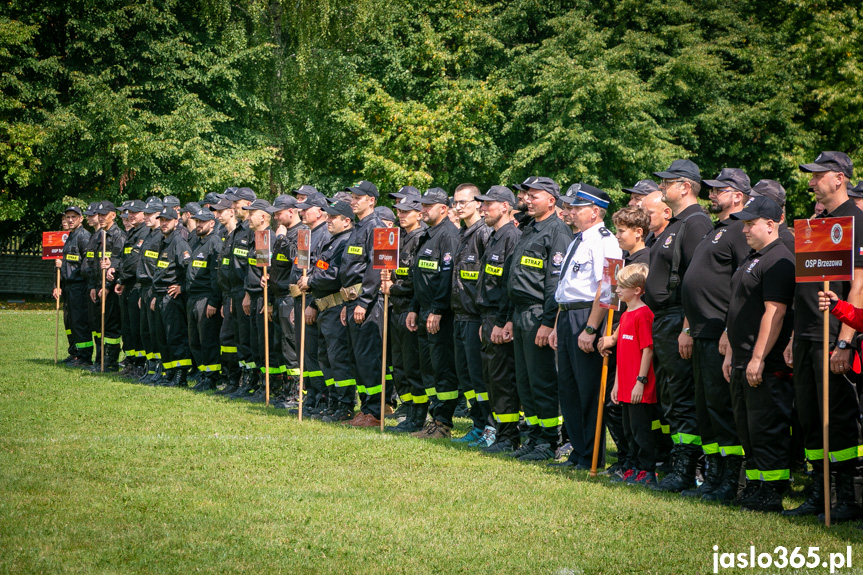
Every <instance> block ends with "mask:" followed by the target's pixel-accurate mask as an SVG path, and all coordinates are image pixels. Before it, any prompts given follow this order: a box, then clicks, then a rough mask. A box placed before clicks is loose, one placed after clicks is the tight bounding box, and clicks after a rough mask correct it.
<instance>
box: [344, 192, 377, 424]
mask: <svg viewBox="0 0 863 575" xmlns="http://www.w3.org/2000/svg"><path fill="white" fill-rule="evenodd" d="M345 191H347V192H350V194H351V209H352V210H353V211H354V215H356V217H357V223H356V224H355V225H354V229H353V230H352V231H351V235H350V237H349V238H348V243H347V245H346V246H345V253H344V255H343V256H342V265H341V267H340V269H339V281H341V283H342V288H341V292H342V297H343V298H344V299H345V300H346V303H345V307H344V309H342V318H341V319H342V322H343V324H344V325H346V326H347V328H348V346H349V348H350V351H351V354H350V357H351V364H352V365H353V368H354V369H353V372H354V375H355V377H356V379H357V392H358V393H359V396H360V403H361V406H362V409H361V411H360V412H359V413H357V415H356V416H355V417H354V419H353V420H351V425H352V426H354V427H375V426H379V425H380V418H381V417H383V414H382V413H381V402H380V393H381V355H382V354H383V320H384V317H383V314H384V305H383V298H381V297H378V295H379V294H378V292H379V291H380V285H381V274H380V272H379V271H378V270H375V269H373V268H372V249H373V239H374V238H373V233H372V230H374V229H375V228H382V227H384V225H383V222H381V220H380V218H378V217H377V216H376V215H375V213H374V210H375V202H376V201H377V198H378V189H377V187H375V185H374V184H372V183H371V182H367V181H365V180H363V181H361V182H359V183H357V185H356V186H352V187H350V188H346V189H345Z"/></svg>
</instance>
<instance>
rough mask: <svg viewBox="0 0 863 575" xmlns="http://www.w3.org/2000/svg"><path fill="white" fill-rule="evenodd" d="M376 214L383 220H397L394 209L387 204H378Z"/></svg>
mask: <svg viewBox="0 0 863 575" xmlns="http://www.w3.org/2000/svg"><path fill="white" fill-rule="evenodd" d="M375 215H376V216H377V217H379V218H380V219H382V220H386V221H388V222H394V221H396V217H395V215H393V211H392V210H391V209H389V208H388V207H386V206H377V207H376V208H375Z"/></svg>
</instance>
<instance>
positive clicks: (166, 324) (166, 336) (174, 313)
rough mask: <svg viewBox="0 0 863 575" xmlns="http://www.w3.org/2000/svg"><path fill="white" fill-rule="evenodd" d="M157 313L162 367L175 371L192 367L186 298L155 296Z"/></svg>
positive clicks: (157, 338) (158, 342)
mask: <svg viewBox="0 0 863 575" xmlns="http://www.w3.org/2000/svg"><path fill="white" fill-rule="evenodd" d="M155 297H156V310H155V311H156V313H155V326H154V327H152V331H153V332H155V336H156V342H157V345H158V348H159V353H160V354H161V357H162V367H163V368H165V369H174V368H178V367H184V368H189V367H191V366H192V354H191V351H190V350H189V329H188V327H187V325H186V296H185V295H183V294H180V295H178V296H177V297H175V298H174V297H171V296H169V295H168V294H159V293H157V294H155Z"/></svg>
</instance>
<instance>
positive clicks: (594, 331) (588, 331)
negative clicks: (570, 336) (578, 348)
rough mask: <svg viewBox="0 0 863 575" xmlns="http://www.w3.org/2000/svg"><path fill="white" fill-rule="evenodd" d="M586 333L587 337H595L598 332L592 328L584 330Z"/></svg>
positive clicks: (588, 327)
mask: <svg viewBox="0 0 863 575" xmlns="http://www.w3.org/2000/svg"><path fill="white" fill-rule="evenodd" d="M584 331H585V332H587V335H593V334H595V333H596V330H595V329H594V328H593V327H591V326H587V327H586V328H584Z"/></svg>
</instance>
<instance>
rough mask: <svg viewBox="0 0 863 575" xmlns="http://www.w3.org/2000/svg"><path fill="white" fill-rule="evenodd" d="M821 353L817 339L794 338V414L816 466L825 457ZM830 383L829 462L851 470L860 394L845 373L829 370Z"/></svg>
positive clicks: (857, 442)
mask: <svg viewBox="0 0 863 575" xmlns="http://www.w3.org/2000/svg"><path fill="white" fill-rule="evenodd" d="M822 352H823V350H822V342H820V341H811V340H806V339H799V338H795V339H794V343H793V347H792V353H793V355H794V395H795V398H796V401H797V413H798V415H799V416H800V425H801V427H802V432H803V437H804V440H803V441H804V446H805V449H806V459H808V460H809V462H810V463H811V464H812V466H813V467H816V468H817V469H821V468H822V463H821V462H822V460H823V457H824V445H823V434H822V423H821V410H822V407H821V405H822V401H823V394H822V392H823V387H822V382H821V369H822V365H823V363H822V361H823V359H824V358H823V353H822ZM828 361H829V358H828ZM829 385H830V405H829V410H830V437H829V440H830V454H829V458H830V465H831V467H834V468H836V469H843V470H844V469H852V468H854V467H856V466H857V453H858V446H859V445H860V404H859V396H858V395H857V389H856V388H855V386H854V382H853V381H852V380H851V379H849V378H848V377H847V376H846V375H844V374H835V373H833V372H830V377H829ZM795 431H796V430H795ZM747 455H749V454H748V453H747ZM849 472H853V471H849Z"/></svg>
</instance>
